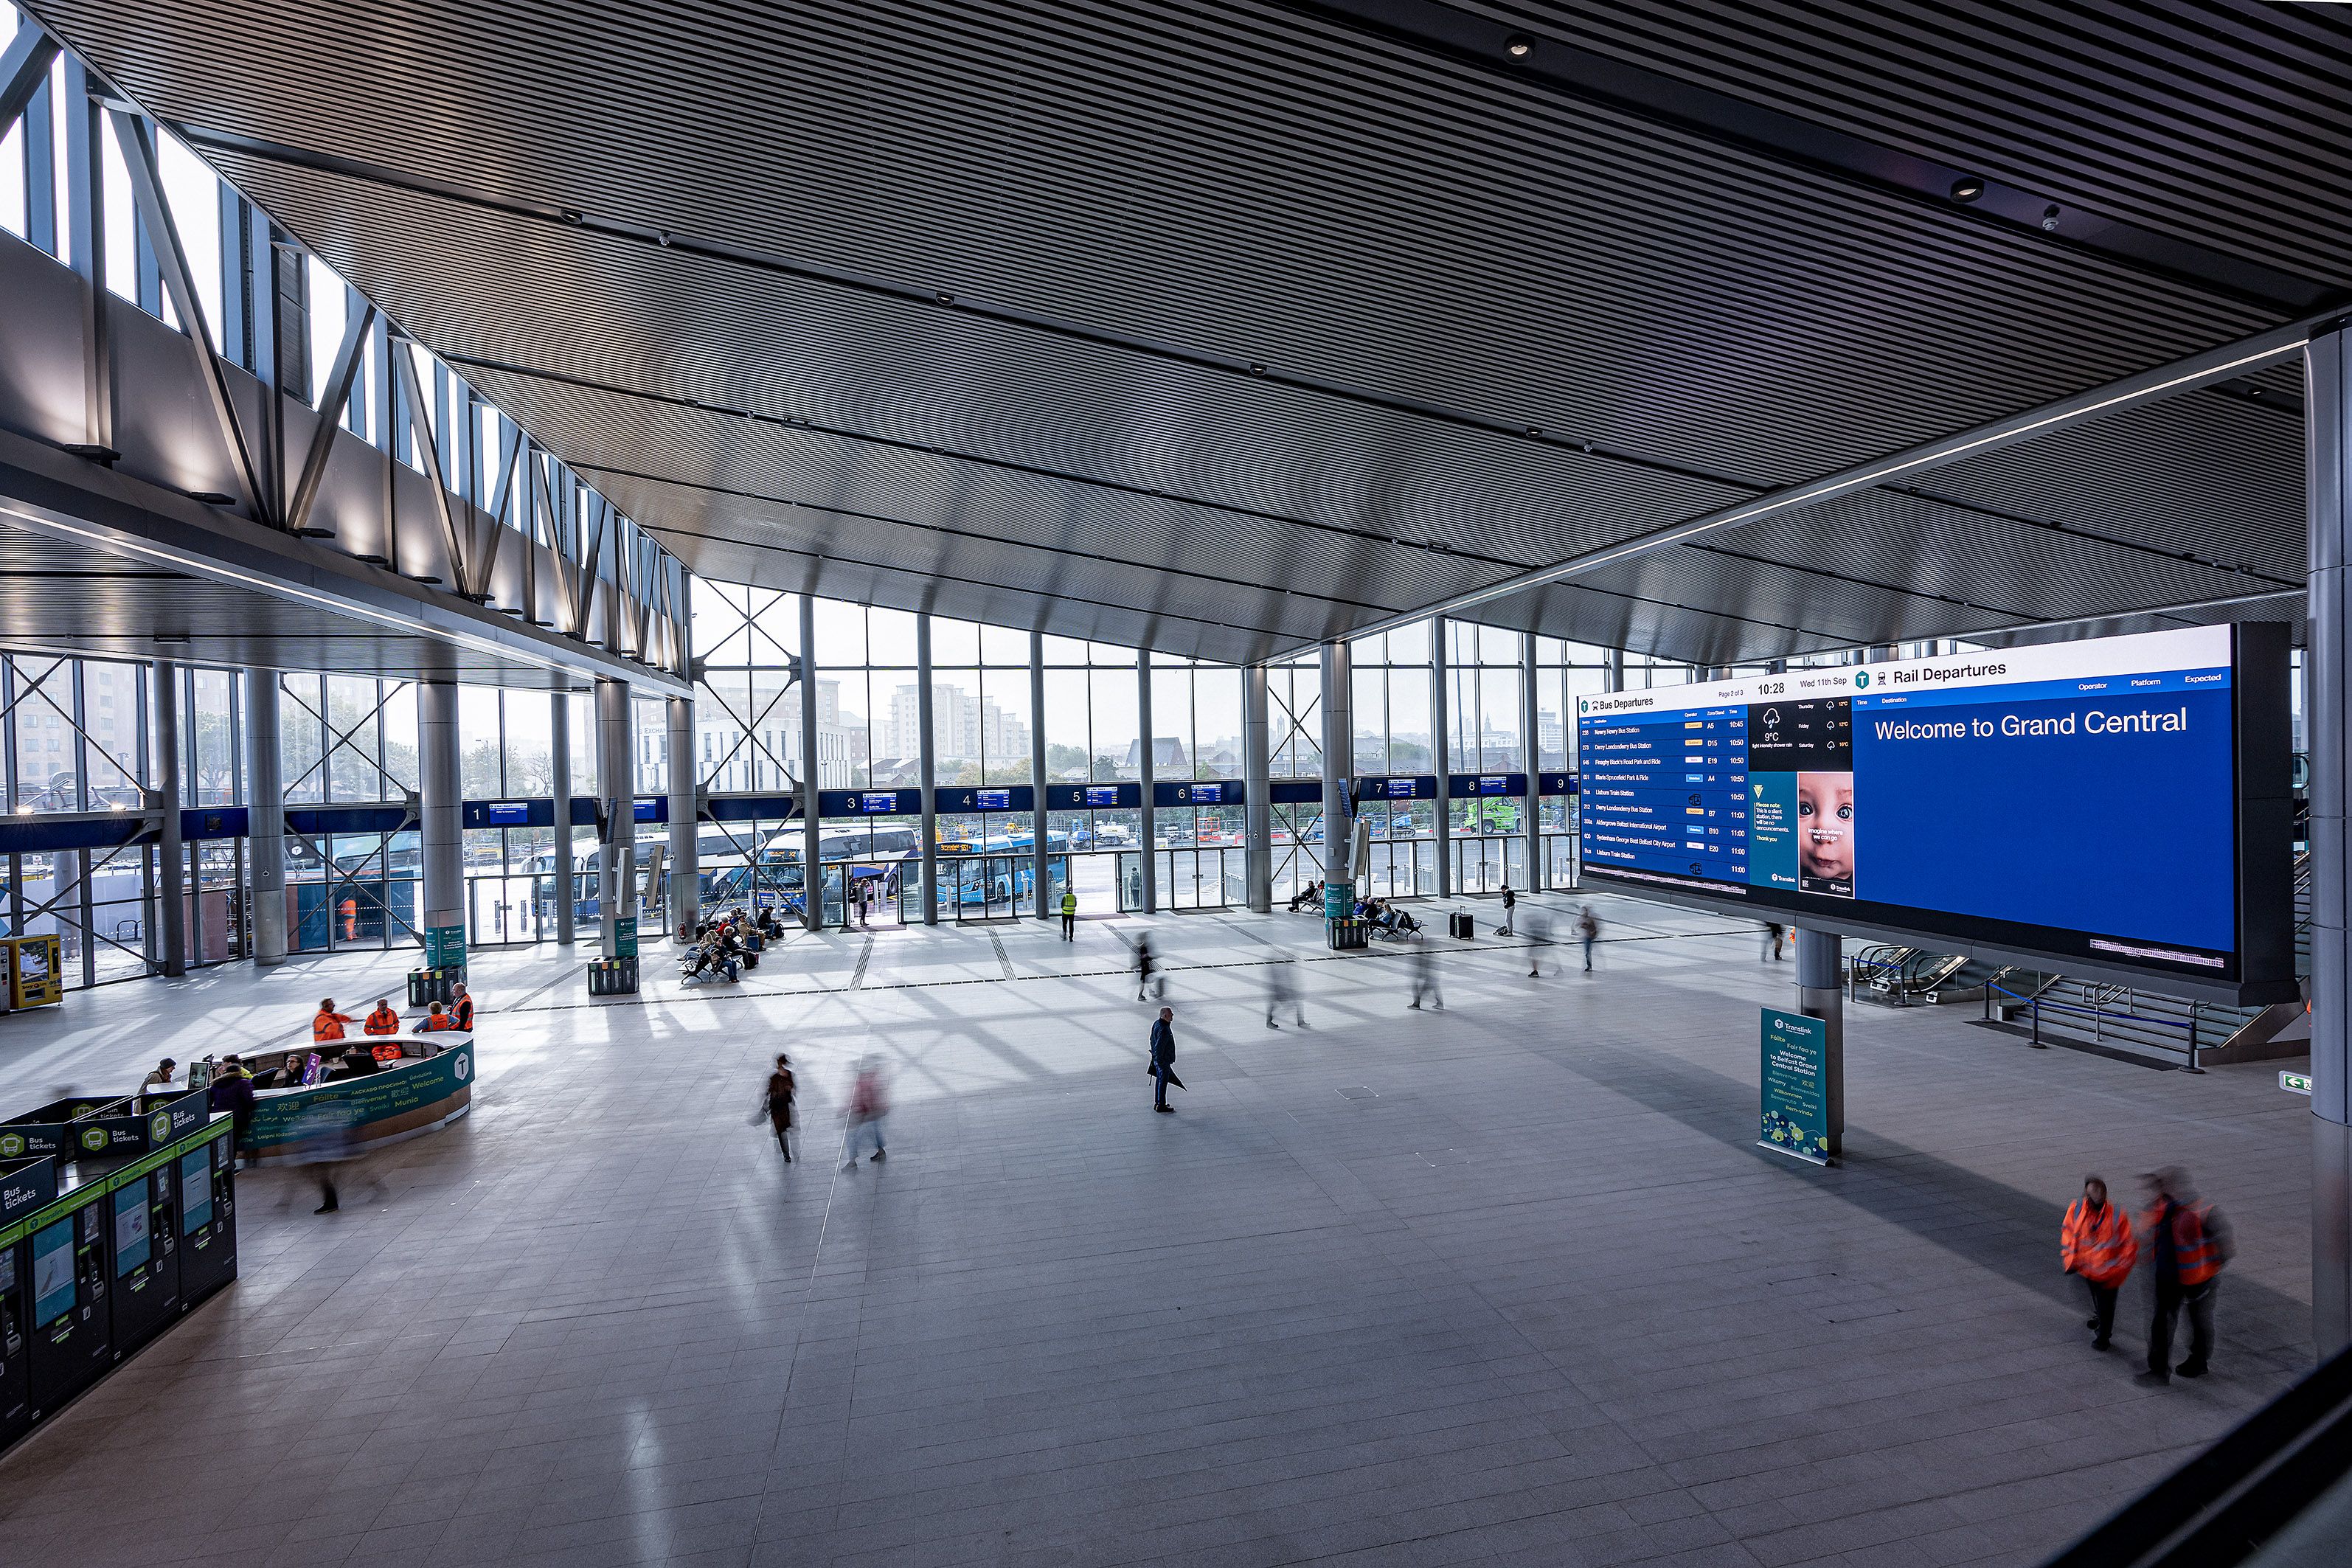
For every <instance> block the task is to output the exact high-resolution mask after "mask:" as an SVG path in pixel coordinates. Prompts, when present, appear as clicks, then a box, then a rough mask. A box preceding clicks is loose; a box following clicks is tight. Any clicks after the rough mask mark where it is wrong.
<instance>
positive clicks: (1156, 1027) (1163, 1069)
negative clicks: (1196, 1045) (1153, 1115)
mask: <svg viewBox="0 0 2352 1568" xmlns="http://www.w3.org/2000/svg"><path fill="white" fill-rule="evenodd" d="M1143 1070H1144V1071H1146V1072H1148V1073H1150V1075H1151V1109H1152V1110H1165V1111H1168V1112H1171V1113H1173V1112H1174V1110H1175V1109H1176V1108H1175V1107H1174V1106H1172V1105H1171V1104H1169V1103H1168V1086H1169V1085H1170V1084H1171V1083H1172V1084H1174V1085H1175V1086H1176V1087H1177V1088H1178V1089H1181V1088H1183V1087H1184V1080H1183V1079H1181V1078H1178V1077H1177V1076H1176V1009H1175V1008H1173V1007H1162V1008H1161V1009H1160V1016H1159V1017H1157V1018H1154V1019H1153V1020H1152V1021H1151V1061H1150V1065H1149V1066H1148V1067H1146V1068H1144V1069H1143Z"/></svg>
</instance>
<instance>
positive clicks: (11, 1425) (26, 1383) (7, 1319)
mask: <svg viewBox="0 0 2352 1568" xmlns="http://www.w3.org/2000/svg"><path fill="white" fill-rule="evenodd" d="M30 1258H31V1248H30V1247H27V1246H26V1240H25V1237H23V1236H22V1235H20V1234H11V1233H10V1232H6V1231H0V1448H5V1447H7V1446H8V1445H9V1444H11V1443H13V1442H15V1441H16V1439H17V1438H19V1437H21V1436H24V1435H25V1434H26V1432H29V1431H31V1430H32V1427H33V1373H32V1368H31V1367H30V1365H28V1364H27V1363H26V1348H27V1347H26V1339H25V1318H26V1313H27V1312H28V1311H29V1310H30V1309H29V1307H28V1306H27V1304H26V1300H25V1288H26V1284H27V1283H28V1282H29V1280H30V1278H31V1274H32V1263H31V1261H30Z"/></svg>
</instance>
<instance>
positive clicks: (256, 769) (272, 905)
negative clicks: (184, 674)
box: [245, 669, 286, 969]
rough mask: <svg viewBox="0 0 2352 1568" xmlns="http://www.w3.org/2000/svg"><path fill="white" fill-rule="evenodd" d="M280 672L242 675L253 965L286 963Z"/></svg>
mask: <svg viewBox="0 0 2352 1568" xmlns="http://www.w3.org/2000/svg"><path fill="white" fill-rule="evenodd" d="M278 763H279V754H278V672H277V671H276V670H274V669H248V670H247V671H246V672H245V784H246V798H247V800H248V801H250V802H251V805H249V806H247V811H246V855H247V861H248V866H249V875H250V877H251V879H252V882H253V910H252V919H251V923H250V928H249V929H250V930H251V931H252V932H253V962H254V963H256V964H257V965H258V966H260V967H261V968H264V969H268V968H272V967H274V966H276V965H278V964H280V963H285V962H286V784H285V773H284V772H283V770H282V769H281V768H280V767H279V765H278Z"/></svg>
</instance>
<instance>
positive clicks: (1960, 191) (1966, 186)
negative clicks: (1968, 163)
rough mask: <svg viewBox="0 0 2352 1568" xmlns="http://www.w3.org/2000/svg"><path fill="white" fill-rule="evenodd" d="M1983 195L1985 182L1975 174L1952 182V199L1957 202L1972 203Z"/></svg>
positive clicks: (1966, 175)
mask: <svg viewBox="0 0 2352 1568" xmlns="http://www.w3.org/2000/svg"><path fill="white" fill-rule="evenodd" d="M1980 195H1984V182H1983V181H1982V180H1979V179H1978V178H1977V177H1976V176H1975V175H1974V174H1963V175H1961V176H1960V177H1959V178H1958V179H1957V180H1954V181H1953V182H1952V199H1953V200H1954V201H1956V202H1972V201H1974V200H1976V199H1977V198H1978V197H1979V196H1980Z"/></svg>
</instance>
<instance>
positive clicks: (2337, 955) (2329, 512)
mask: <svg viewBox="0 0 2352 1568" xmlns="http://www.w3.org/2000/svg"><path fill="white" fill-rule="evenodd" d="M2346 340H2347V329H2346V328H2345V327H2344V326H2342V325H2339V326H2337V327H2336V329H2335V330H2334V331H2324V332H2314V333H2313V334H2312V337H2311V342H2310V346H2309V347H2308V348H2306V349H2305V351H2304V353H2305V371H2306V374H2307V380H2306V390H2307V392H2308V396H2307V397H2306V399H2305V418H2306V419H2307V421H2308V425H2309V429H2308V439H2307V440H2306V442H2305V452H2306V454H2307V458H2306V461H2307V462H2308V464H2309V474H2308V477H2309V481H2310V489H2309V504H2310V550H2311V556H2310V560H2311V576H2310V584H2309V586H2308V589H2307V595H2308V604H2309V611H2308V614H2309V617H2310V619H2309V623H2308V633H2307V636H2308V646H2307V647H2306V648H2305V653H2304V682H2303V689H2304V712H2305V743H2306V745H2307V746H2308V748H2309V752H2310V756H2311V1134H2312V1189H2311V1324H2312V1338H2313V1341H2314V1343H2315V1349H2316V1350H2317V1352H2318V1353H2319V1355H2320V1357H2321V1358H2322V1359H2325V1358H2326V1357H2327V1356H2329V1355H2332V1354H2334V1353H2335V1352H2336V1351H2338V1350H2340V1349H2342V1348H2343V1347H2344V1346H2345V1345H2347V1343H2352V1071H2348V1070H2347V1041H2352V908H2347V899H2352V895H2347V888H2348V887H2352V838H2347V831H2346V824H2345V815H2346V805H2347V789H2346V779H2347V770H2352V712H2347V706H2352V669H2347V662H2352V625H2347V620H2352V603H2347V595H2352V584H2347V582H2346V567H2347V561H2348V560H2352V537H2347V536H2352V343H2347V341H2346Z"/></svg>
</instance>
